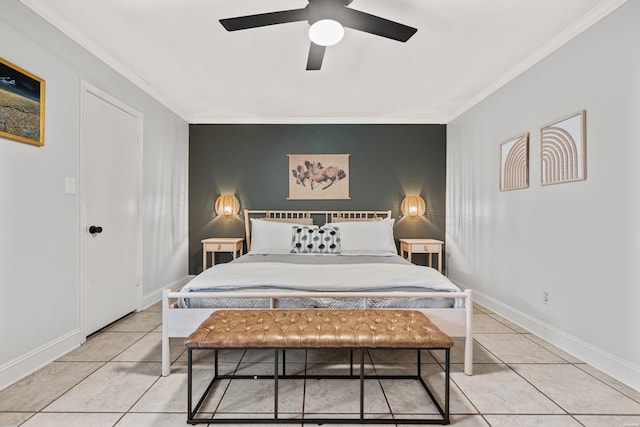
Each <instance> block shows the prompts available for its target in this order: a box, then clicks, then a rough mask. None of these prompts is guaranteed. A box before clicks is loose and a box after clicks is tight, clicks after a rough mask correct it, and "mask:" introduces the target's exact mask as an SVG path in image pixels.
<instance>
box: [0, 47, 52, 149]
mask: <svg viewBox="0 0 640 427" xmlns="http://www.w3.org/2000/svg"><path fill="white" fill-rule="evenodd" d="M44 85H45V83H44V80H43V79H41V78H39V77H37V76H35V75H33V74H31V73H29V72H28V71H26V70H23V69H22V68H20V67H18V66H17V65H14V64H12V63H11V62H9V61H7V60H5V59H4V58H0V137H4V138H9V139H13V140H16V141H21V142H26V143H27V144H33V145H38V146H43V145H44Z"/></svg>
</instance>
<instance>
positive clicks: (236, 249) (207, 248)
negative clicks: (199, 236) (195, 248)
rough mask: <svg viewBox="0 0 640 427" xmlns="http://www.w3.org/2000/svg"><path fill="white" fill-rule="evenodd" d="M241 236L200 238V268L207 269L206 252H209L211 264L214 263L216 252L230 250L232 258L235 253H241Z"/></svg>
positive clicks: (234, 256) (242, 239)
mask: <svg viewBox="0 0 640 427" xmlns="http://www.w3.org/2000/svg"><path fill="white" fill-rule="evenodd" d="M243 241H244V238H242V237H212V238H210V239H204V240H202V270H206V269H207V253H209V252H211V265H212V266H213V265H214V264H215V263H216V252H231V253H232V254H233V259H236V254H237V253H239V254H240V255H242V242H243Z"/></svg>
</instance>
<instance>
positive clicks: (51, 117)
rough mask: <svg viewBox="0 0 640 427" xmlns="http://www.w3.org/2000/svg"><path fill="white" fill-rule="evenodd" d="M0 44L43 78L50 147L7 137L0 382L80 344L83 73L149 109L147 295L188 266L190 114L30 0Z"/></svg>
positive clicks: (5, 6)
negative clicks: (60, 27) (102, 57)
mask: <svg viewBox="0 0 640 427" xmlns="http://www.w3.org/2000/svg"><path fill="white" fill-rule="evenodd" d="M0 40H2V51H1V53H0V55H1V56H2V57H3V58H5V59H6V60H8V61H11V62H13V63H14V64H16V65H19V66H20V67H22V68H24V69H26V70H28V71H30V72H32V73H34V74H36V75H37V76H39V77H41V78H43V79H45V80H46V113H45V116H46V128H45V146H44V147H35V146H31V145H28V144H23V143H19V142H15V141H11V140H8V139H2V138H0V291H1V293H2V308H1V309H0V339H1V340H2V345H0V389H2V388H3V387H4V386H6V385H8V384H10V383H12V382H14V381H16V380H17V379H19V378H20V377H22V376H24V375H26V374H27V373H29V372H30V371H32V370H34V369H36V368H38V367H39V366H41V365H43V364H45V363H47V362H49V361H51V360H53V359H54V358H56V357H58V356H59V355H61V354H63V353H65V352H66V351H68V350H70V349H71V348H73V347H74V346H77V345H78V344H79V343H80V342H81V340H82V337H81V336H80V335H79V334H80V331H79V289H80V283H79V256H80V254H79V250H80V245H79V239H80V234H79V233H80V221H79V209H80V208H79V203H80V201H79V195H78V194H72V195H69V194H65V177H72V178H75V179H78V180H79V168H80V165H79V119H80V117H79V114H80V110H79V103H80V81H81V79H84V80H86V81H88V82H89V83H91V84H92V85H94V86H96V87H98V88H100V89H102V90H103V91H105V92H107V93H109V94H111V95H112V96H114V97H116V98H118V99H120V100H121V101H123V102H124V103H126V104H128V105H130V106H131V107H133V108H134V109H136V110H137V111H139V112H141V113H142V114H143V116H144V131H143V132H144V134H143V137H144V141H143V149H144V154H143V164H144V165H143V174H144V178H143V179H144V183H143V186H144V190H143V198H144V200H143V206H144V207H143V209H144V210H143V227H144V230H143V306H145V305H148V304H151V303H153V302H154V301H157V300H158V299H159V298H160V289H162V288H164V287H166V286H172V285H173V286H175V284H176V283H180V282H181V281H183V280H184V279H185V278H186V277H187V266H188V262H187V257H188V252H187V242H188V227H187V218H188V215H187V188H188V187H187V178H188V174H187V168H188V132H189V129H188V124H187V123H186V122H185V121H184V120H182V119H181V118H180V117H178V116H176V115H175V114H173V113H172V112H171V111H169V110H168V109H166V108H165V107H163V106H162V105H160V104H159V103H158V102H157V101H155V100H154V99H153V98H151V97H149V96H148V95H146V94H145V93H144V92H142V91H141V90H139V89H138V88H137V87H135V86H134V85H133V84H131V83H130V82H128V81H127V80H126V79H124V78H123V77H122V76H121V75H119V74H117V73H116V72H114V71H113V70H112V69H111V68H109V67H107V66H106V65H105V64H104V63H102V62H101V61H99V60H98V59H96V58H95V57H94V56H92V55H91V54H89V53H88V52H87V51H86V50H84V49H82V48H81V47H79V46H78V45H77V44H76V43H74V42H72V41H71V40H70V39H68V38H67V37H66V36H64V35H63V34H62V33H60V32H59V31H57V30H55V29H54V28H53V27H52V26H50V25H49V24H48V23H46V22H45V21H44V20H42V19H41V18H40V17H39V16H37V15H35V14H34V13H32V12H31V11H30V10H29V9H27V8H26V7H25V6H23V5H22V4H21V3H20V2H19V1H18V0H3V3H2V13H1V14H0Z"/></svg>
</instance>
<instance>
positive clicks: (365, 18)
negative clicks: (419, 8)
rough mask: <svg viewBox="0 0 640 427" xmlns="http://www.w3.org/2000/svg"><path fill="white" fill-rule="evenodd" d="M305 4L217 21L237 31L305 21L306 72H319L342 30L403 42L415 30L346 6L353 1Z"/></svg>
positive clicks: (326, 0) (320, 0)
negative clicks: (307, 44) (307, 55)
mask: <svg viewBox="0 0 640 427" xmlns="http://www.w3.org/2000/svg"><path fill="white" fill-rule="evenodd" d="M308 1H309V4H308V5H307V6H306V7H304V8H302V9H290V10H281V11H278V12H268V13H259V14H257V15H246V16H239V17H237V18H227V19H221V20H220V23H221V24H222V25H223V26H224V28H226V30H227V31H237V30H246V29H249V28H257V27H265V26H267V25H276V24H285V23H288V22H298V21H308V22H309V25H310V29H309V38H310V39H311V44H310V47H309V57H308V58H307V70H319V69H320V67H321V66H322V59H323V58H324V52H325V49H326V47H327V46H331V45H332V44H335V43H337V42H338V41H340V39H341V38H342V34H343V33H344V29H343V27H347V28H352V29H354V30H360V31H364V32H366V33H371V34H375V35H377V36H381V37H386V38H388V39H392V40H398V41H401V42H406V41H407V40H409V39H410V38H411V36H413V35H414V34H415V33H416V31H418V30H417V29H416V28H413V27H409V26H407V25H404V24H400V23H398V22H394V21H390V20H388V19H384V18H380V17H379V16H375V15H370V14H368V13H365V12H360V11H359V10H355V9H351V8H349V7H347V6H349V4H351V2H352V1H353V0H308ZM324 36H328V39H324V38H323V37H324Z"/></svg>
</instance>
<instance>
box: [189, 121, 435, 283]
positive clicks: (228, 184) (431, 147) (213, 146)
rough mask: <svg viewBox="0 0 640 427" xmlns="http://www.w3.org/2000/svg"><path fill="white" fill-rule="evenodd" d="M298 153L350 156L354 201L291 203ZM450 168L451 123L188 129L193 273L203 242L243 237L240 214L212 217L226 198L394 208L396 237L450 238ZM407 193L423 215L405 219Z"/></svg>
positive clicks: (277, 205)
mask: <svg viewBox="0 0 640 427" xmlns="http://www.w3.org/2000/svg"><path fill="white" fill-rule="evenodd" d="M292 153H293V154H342V153H349V154H350V158H349V179H350V182H349V186H350V189H349V193H350V197H351V198H350V199H349V200H287V197H288V193H289V184H288V183H289V176H290V174H291V171H290V170H289V160H288V157H287V154H292ZM445 168H446V126H445V125H417V124H416V125H366V124H363V125H348V124H345V125H342V124H325V125H322V124H321V125H314V124H300V125H297V124H296V125H293V124H272V125H266V124H256V125H232V124H229V125H215V124H206V125H190V128H189V255H190V261H189V273H190V274H197V273H200V272H201V271H202V244H201V240H202V239H206V238H208V237H244V221H243V219H242V212H241V215H240V216H239V217H232V218H231V219H227V218H224V217H215V214H214V213H213V204H214V202H215V200H216V198H217V197H218V195H220V194H227V193H231V194H235V195H236V197H237V198H238V200H240V205H241V209H274V210H275V209H309V210H386V209H391V210H392V211H393V216H394V218H396V226H395V229H394V233H395V237H396V239H399V238H422V237H423V238H433V239H441V240H444V235H445V229H444V227H445V178H446V169H445ZM406 194H421V195H422V197H423V198H424V199H425V201H426V202H427V214H426V216H425V217H424V218H417V219H415V218H402V217H401V214H400V204H401V202H402V199H403V198H404V196H405V195H406ZM225 255H227V254H219V255H218V260H219V261H224V260H225V259H230V257H231V256H230V255H228V257H225Z"/></svg>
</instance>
